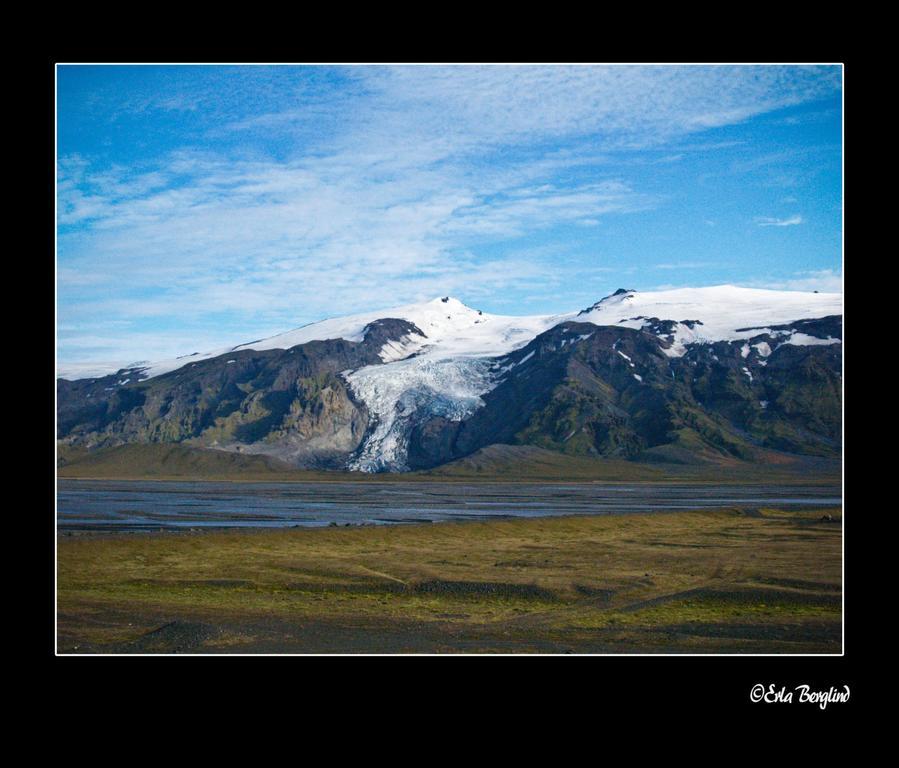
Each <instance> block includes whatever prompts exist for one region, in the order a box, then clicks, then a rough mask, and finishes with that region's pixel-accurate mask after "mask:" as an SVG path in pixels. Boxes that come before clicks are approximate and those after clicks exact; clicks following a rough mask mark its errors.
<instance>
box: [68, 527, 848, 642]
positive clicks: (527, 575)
mask: <svg viewBox="0 0 899 768" xmlns="http://www.w3.org/2000/svg"><path fill="white" fill-rule="evenodd" d="M828 518H830V519H828ZM841 538H842V525H841V515H840V510H839V509H818V510H814V511H804V512H796V511H789V512H787V511H782V510H776V509H759V510H742V511H741V510H736V509H723V510H716V511H706V512H678V513H656V514H630V515H616V516H603V517H598V516H597V517H563V518H537V519H533V518H532V519H516V520H503V521H490V522H465V523H440V524H418V525H395V526H366V527H346V528H323V529H299V528H297V529H287V530H283V529H282V530H277V531H271V530H269V531H260V530H254V531H222V532H183V533H154V534H104V535H89V536H77V535H75V536H66V535H60V536H59V538H58V547H57V553H58V595H57V609H58V611H57V620H58V637H57V640H58V650H59V652H60V653H73V652H74V653H96V652H100V653H108V652H116V653H133V652H148V653H157V652H158V653H304V652H312V653H421V652H433V653H453V652H487V653H496V652H512V653H546V652H552V653H572V652H577V653H684V652H686V653H691V652H692V653H797V652H798V653H839V652H840V650H841V617H842V614H841Z"/></svg>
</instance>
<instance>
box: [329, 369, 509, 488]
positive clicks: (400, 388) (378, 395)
mask: <svg viewBox="0 0 899 768" xmlns="http://www.w3.org/2000/svg"><path fill="white" fill-rule="evenodd" d="M522 362H523V361H522ZM490 367H491V364H490V362H489V361H488V360H487V359H483V358H452V359H445V360H434V359H431V358H429V357H426V356H425V357H413V358H410V359H406V360H400V361H397V362H395V363H391V364H390V365H369V366H366V367H365V368H360V369H359V370H357V371H353V372H351V373H346V372H345V373H344V374H342V375H343V376H344V378H345V379H346V381H347V382H348V384H349V385H350V388H351V390H352V392H353V394H354V396H356V397H357V398H359V399H360V400H362V402H364V403H365V405H366V407H367V408H368V411H369V413H370V414H371V416H372V417H373V421H374V426H373V427H372V428H370V431H369V433H368V434H367V435H366V437H365V440H364V442H363V444H362V447H361V448H360V449H359V452H358V453H357V455H356V457H355V458H354V459H353V460H352V461H351V462H350V463H349V465H348V466H349V469H352V470H359V471H362V472H379V471H382V470H393V471H403V470H407V469H408V468H409V467H408V464H407V458H408V454H409V432H410V431H411V429H412V427H413V426H414V425H415V424H418V423H421V422H422V421H425V420H426V419H428V418H430V417H432V416H442V417H443V418H445V419H449V420H450V421H461V420H462V419H464V418H466V417H467V416H469V415H470V414H472V413H473V412H474V411H475V410H476V409H477V408H479V407H480V406H482V405H483V404H484V401H483V400H481V395H483V394H485V393H486V392H488V391H490V390H491V389H492V388H493V387H494V386H495V385H496V377H495V376H494V375H492V374H491V372H490Z"/></svg>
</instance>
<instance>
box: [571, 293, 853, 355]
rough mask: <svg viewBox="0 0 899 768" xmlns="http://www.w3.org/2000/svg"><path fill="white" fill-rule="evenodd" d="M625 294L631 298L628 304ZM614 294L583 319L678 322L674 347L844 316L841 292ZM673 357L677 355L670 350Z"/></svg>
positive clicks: (598, 322)
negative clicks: (689, 325) (693, 321)
mask: <svg viewBox="0 0 899 768" xmlns="http://www.w3.org/2000/svg"><path fill="white" fill-rule="evenodd" d="M624 295H627V296H629V297H630V299H629V300H628V301H627V302H626V303H624V301H623V296H624ZM611 298H614V299H617V301H611V300H609V301H606V300H604V301H601V302H599V304H597V305H594V307H593V308H591V310H590V311H589V312H586V313H583V314H581V315H580V316H579V317H578V320H582V321H584V322H588V323H595V324H596V325H621V326H625V327H637V328H639V327H642V325H643V323H644V322H645V321H643V320H639V319H638V320H636V321H635V320H634V318H649V317H657V318H659V319H660V320H674V321H675V322H677V323H678V327H677V330H676V331H675V341H674V344H673V345H672V348H675V347H679V346H681V345H683V344H690V343H696V342H698V343H703V342H709V341H737V340H740V339H747V338H750V337H752V336H755V335H757V334H758V333H759V332H760V331H758V330H748V331H737V328H747V329H758V328H764V327H765V326H772V325H786V324H788V323H791V322H794V321H796V320H804V319H808V318H817V317H826V316H828V315H842V314H843V294H841V293H811V292H801V291H771V290H765V289H761V288H738V287H737V286H734V285H716V286H712V287H709V288H677V289H674V290H667V291H645V292H644V291H634V292H629V293H627V294H622V296H618V297H614V296H613V297H611ZM686 318H692V319H697V320H701V321H702V325H697V326H695V327H694V328H693V329H689V328H687V326H685V325H684V324H683V322H682V321H683V320H684V319H686ZM635 322H636V324H635ZM669 356H672V355H671V354H670V353H669ZM678 356H679V355H678Z"/></svg>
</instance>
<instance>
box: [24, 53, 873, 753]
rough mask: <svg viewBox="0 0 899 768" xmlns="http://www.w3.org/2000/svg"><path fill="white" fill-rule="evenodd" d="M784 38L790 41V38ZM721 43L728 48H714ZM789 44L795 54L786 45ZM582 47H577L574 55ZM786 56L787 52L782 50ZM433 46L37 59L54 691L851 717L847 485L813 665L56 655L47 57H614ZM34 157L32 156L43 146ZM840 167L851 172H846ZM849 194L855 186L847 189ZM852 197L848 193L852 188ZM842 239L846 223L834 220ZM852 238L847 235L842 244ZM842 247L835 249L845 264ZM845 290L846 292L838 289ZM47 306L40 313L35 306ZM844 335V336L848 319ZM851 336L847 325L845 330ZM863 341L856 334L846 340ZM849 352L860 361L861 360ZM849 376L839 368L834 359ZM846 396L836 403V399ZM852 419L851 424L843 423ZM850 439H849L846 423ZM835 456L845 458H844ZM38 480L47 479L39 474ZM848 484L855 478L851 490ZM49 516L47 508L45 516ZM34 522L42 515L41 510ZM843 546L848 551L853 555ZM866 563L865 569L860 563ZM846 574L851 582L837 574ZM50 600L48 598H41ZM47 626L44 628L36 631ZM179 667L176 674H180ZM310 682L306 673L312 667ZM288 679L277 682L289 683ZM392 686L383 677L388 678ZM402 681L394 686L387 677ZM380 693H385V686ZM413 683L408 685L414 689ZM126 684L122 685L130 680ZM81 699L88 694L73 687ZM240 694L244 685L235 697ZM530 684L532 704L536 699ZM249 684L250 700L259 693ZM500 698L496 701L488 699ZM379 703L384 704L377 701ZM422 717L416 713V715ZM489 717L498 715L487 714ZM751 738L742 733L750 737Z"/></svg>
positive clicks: (50, 76)
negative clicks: (183, 691)
mask: <svg viewBox="0 0 899 768" xmlns="http://www.w3.org/2000/svg"><path fill="white" fill-rule="evenodd" d="M792 42H793V41H791V44H792ZM722 47H724V46H722ZM793 47H794V49H795V46H793ZM581 50H584V49H583V48H582V49H581ZM785 50H789V48H788V47H785ZM438 53H439V52H435V51H434V50H433V49H431V50H430V51H429V52H426V53H424V55H420V56H419V55H411V56H410V55H408V54H406V55H404V56H402V57H401V58H400V57H397V56H385V55H383V54H384V52H383V51H382V52H381V53H380V54H371V55H354V56H347V55H341V56H335V55H333V54H331V55H327V54H323V53H322V52H321V51H317V52H314V53H313V52H311V51H305V50H299V49H296V50H293V51H291V50H286V51H282V52H281V53H280V54H279V55H274V54H273V53H272V52H271V51H270V50H269V51H267V52H266V51H263V50H258V51H256V52H255V53H254V55H247V53H246V52H244V51H240V52H239V53H236V52H234V51H231V52H229V53H222V52H217V53H210V52H207V51H198V50H196V49H195V48H193V49H188V48H186V47H185V48H183V49H182V51H181V53H180V54H179V55H172V54H171V53H169V52H167V53H165V54H161V53H160V52H159V51H146V50H141V49H140V47H139V46H138V47H135V48H129V49H128V50H123V49H120V50H118V51H116V50H107V51H106V52H105V53H104V54H103V55H100V56H98V55H97V54H96V53H95V52H94V51H89V50H87V49H85V48H80V49H74V48H70V49H69V50H67V51H57V52H56V53H54V54H51V55H49V56H47V57H45V59H44V63H43V67H42V68H41V72H42V75H43V77H42V82H40V83H39V84H38V85H37V90H36V92H38V93H39V94H40V96H41V98H42V108H40V109H39V110H37V113H42V114H43V115H44V121H43V125H44V131H43V137H42V138H43V142H44V146H43V151H42V152H41V154H42V156H43V157H44V158H45V162H46V167H45V172H44V174H42V175H41V177H40V178H41V179H42V180H43V181H42V184H41V185H40V186H41V188H40V189H39V190H38V194H39V195H44V196H45V198H44V199H45V203H46V207H45V208H43V209H42V210H44V212H45V214H44V217H42V220H41V222H40V224H39V226H40V227H41V228H42V229H43V231H44V236H45V240H44V243H45V246H44V248H45V251H44V254H45V258H44V259H43V260H42V262H41V264H42V265H43V266H44V267H45V268H46V267H49V269H47V272H46V274H45V277H44V278H43V279H41V280H40V281H39V282H38V283H37V284H38V285H40V286H42V291H46V293H45V294H44V296H46V297H49V301H48V302H47V303H48V304H49V305H50V306H49V311H48V312H47V314H46V315H44V317H45V318H46V321H47V324H46V326H45V329H46V336H45V337H44V338H46V339H47V349H48V352H47V357H46V358H44V360H46V364H47V366H48V368H49V371H48V376H47V380H46V381H47V383H48V390H47V392H48V394H49V407H48V409H47V411H45V413H46V414H47V416H48V427H47V432H46V433H44V435H47V434H49V436H50V441H49V451H48V454H44V450H46V449H47V447H48V446H47V443H45V442H43V440H41V447H40V448H39V450H38V451H37V452H36V454H32V455H40V456H45V455H46V456H47V464H46V465H44V467H45V471H46V470H48V474H49V485H48V493H47V496H46V497H44V498H46V499H47V504H48V508H49V514H48V515H47V516H46V517H44V518H43V519H44V520H45V525H46V527H45V528H44V534H45V535H46V536H47V537H48V539H46V540H45V541H48V542H49V547H48V548H47V549H45V550H44V552H45V553H46V554H45V556H47V555H49V566H48V569H47V571H45V573H47V574H48V582H47V584H48V587H49V590H48V592H49V602H48V603H43V602H42V601H41V602H42V605H43V606H45V609H43V610H42V611H41V615H42V619H41V621H40V623H44V622H46V621H47V619H48V618H49V626H48V627H47V630H48V631H47V634H45V635H44V638H45V639H44V642H43V646H44V651H43V653H42V654H41V656H42V658H43V660H44V662H45V664H46V665H47V666H48V667H49V671H50V672H51V674H52V676H53V679H54V681H55V683H56V684H58V685H61V686H66V687H68V686H79V687H80V686H83V685H85V684H88V683H89V681H93V682H92V683H90V685H93V686H94V687H95V690H96V691H97V692H98V695H99V692H100V691H103V690H104V689H105V688H106V687H108V686H117V685H119V684H120V682H121V680H122V679H123V677H124V678H126V679H128V680H130V681H133V682H134V684H135V685H137V684H143V683H147V682H149V681H150V680H153V679H158V681H159V682H160V683H161V682H163V681H165V682H166V683H169V682H172V681H175V680H178V679H181V680H183V679H184V678H185V676H188V675H189V676H190V678H191V679H196V680H197V681H198V684H199V680H202V685H204V686H206V689H205V696H207V697H209V696H216V695H227V696H228V697H229V698H233V697H234V696H236V695H238V690H241V686H247V687H250V686H252V687H254V688H255V687H256V686H259V685H261V686H264V687H269V688H270V687H273V686H274V687H280V686H282V685H285V684H287V681H288V680H291V679H304V680H307V683H306V684H307V685H315V688H314V690H315V693H316V696H319V695H320V694H323V695H324V696H325V697H324V698H322V699H320V700H319V701H320V703H321V704H323V705H324V704H325V703H326V702H327V701H328V696H333V701H334V702H335V703H341V705H342V706H343V707H346V705H347V700H348V698H353V696H352V695H351V691H355V692H356V693H357V694H361V695H362V696H363V697H364V698H367V696H366V694H365V692H366V690H368V683H367V682H365V681H366V680H367V679H368V678H371V677H372V676H375V677H377V678H378V680H379V681H380V682H379V696H383V695H388V690H387V689H390V688H393V689H394V692H395V693H397V694H398V695H400V696H402V695H404V694H407V693H412V692H415V695H414V696H413V697H412V698H411V699H409V704H411V705H412V707H411V708H412V710H413V716H414V711H415V708H416V706H417V705H416V699H417V697H418V696H419V695H425V696H428V695H429V694H430V695H433V696H440V695H441V692H445V693H446V694H447V695H453V696H455V695H461V696H463V697H465V698H466V699H468V700H469V706H470V709H469V710H467V711H466V712H465V713H464V714H463V713H459V714H461V715H462V717H463V719H464V720H469V718H471V717H473V716H476V715H477V713H478V712H487V713H489V712H490V711H491V709H492V707H491V703H499V700H500V699H501V700H503V701H516V700H517V701H518V702H519V703H520V704H521V706H522V707H527V706H528V704H529V703H530V704H531V705H532V706H537V707H538V708H540V709H541V710H544V709H548V710H552V709H558V710H559V713H558V714H559V716H560V717H562V718H565V717H568V715H569V714H570V712H571V709H572V708H580V710H581V712H582V715H583V716H585V717H586V718H587V719H588V721H589V720H590V719H591V718H593V717H595V716H596V715H598V714H599V713H600V712H609V711H616V712H640V713H641V714H644V715H658V716H660V717H666V718H667V717H675V718H676V717H678V716H679V715H683V714H687V715H694V714H698V713H704V714H714V713H717V714H721V713H724V714H726V715H728V716H731V715H735V714H736V715H741V716H745V715H747V714H750V715H752V716H753V717H754V718H755V717H762V718H764V719H765V720H769V719H771V716H772V715H788V716H789V717H790V719H793V718H794V717H795V715H797V714H800V713H801V715H803V716H805V715H809V716H810V719H812V720H815V721H817V722H821V720H820V718H822V717H826V718H828V719H832V718H834V717H841V716H842V715H843V714H845V713H847V712H849V711H853V710H857V709H859V707H860V702H861V701H866V702H869V701H870V700H871V697H872V695H873V689H874V688H875V687H876V686H875V685H873V683H874V682H875V678H874V677H873V676H870V675H869V676H864V675H863V674H862V669H863V659H865V657H866V656H867V657H868V658H870V654H872V653H875V652H876V650H877V649H878V648H877V646H876V645H874V646H872V645H869V644H868V641H867V639H866V638H864V636H863V630H862V626H861V621H862V619H863V615H862V609H861V608H859V607H858V605H857V603H856V599H857V598H858V597H859V596H860V595H861V594H862V591H863V587H862V586H861V585H862V584H863V582H864V581H865V578H864V577H865V574H864V573H863V572H862V571H860V570H859V568H860V567H861V564H862V563H863V562H864V559H865V558H864V554H863V553H864V544H863V534H862V531H861V526H864V525H865V522H866V521H865V519H864V515H863V513H862V510H863V507H862V503H861V502H860V500H859V498H858V497H857V496H856V495H855V493H856V491H855V489H854V488H853V491H852V492H851V493H850V494H849V497H848V498H849V500H850V502H851V503H850V507H849V525H848V526H846V527H844V613H843V621H844V655H843V656H811V657H794V656H788V657H759V656H751V657H733V656H727V657H678V656H665V657H640V658H633V657H625V656H602V657H599V656H597V657H593V656H567V657H545V656H544V657H494V656H478V657H473V656H462V657H460V656H446V657H433V656H428V657H421V656H399V657H397V656H391V657H212V656H209V657H180V658H172V657H70V656H56V655H55V611H56V609H55V594H54V586H55V584H54V582H55V573H54V571H55V519H54V517H55V511H54V510H55V489H54V478H55V439H54V438H55V435H54V423H55V419H54V412H53V411H54V402H55V351H54V349H55V322H54V312H55V306H54V298H53V297H54V295H55V273H54V272H55V237H54V232H55V207H54V194H55V184H54V181H55V179H54V177H55V146H54V135H55V98H54V82H55V66H56V62H60V61H64V62H77V61H91V62H101V61H132V62H140V61H163V60H169V61H178V62H192V61H193V62H202V61H232V60H233V61H246V62H252V61H294V60H313V61H334V60H336V61H341V62H347V63H349V62H352V61H354V60H355V61H360V62H376V61H398V60H401V61H420V62H426V61H456V62H460V63H461V62H465V61H484V62H486V61H492V60H495V61H515V62H524V61H574V62H577V61H592V60H597V59H598V60H613V59H611V57H608V56H603V55H601V54H602V51H601V50H598V49H591V50H590V55H581V56H577V57H572V56H571V55H570V54H567V55H566V54H560V53H555V54H545V52H543V51H534V52H531V53H530V54H529V55H528V57H522V56H520V55H515V54H502V53H499V52H496V53H495V54H494V55H492V56H491V55H483V54H481V55H475V56H471V55H464V56H460V55H458V54H456V55H453V54H449V53H445V54H444V55H443V56H441V55H438ZM615 60H620V61H641V62H651V61H654V60H655V61H678V60H681V61H690V62H699V61H719V60H720V61H758V60H759V58H758V56H757V55H751V54H748V53H747V54H745V55H744V56H742V57H740V56H738V55H736V56H735V55H734V51H733V50H732V51H731V52H730V55H727V54H725V53H724V52H722V55H720V56H714V55H713V56H708V55H706V56H701V57H693V56H689V57H684V56H683V52H681V53H680V54H673V55H670V56H652V57H646V56H645V55H644V56H627V55H626V56H621V55H620V52H618V55H617V56H616V57H615ZM767 60H770V61H779V60H782V61H794V60H808V61H826V62H833V63H840V62H842V63H843V66H844V89H845V84H846V83H849V84H850V88H852V89H854V88H855V86H856V84H857V82H858V81H857V80H856V77H857V76H859V77H860V75H858V73H859V72H860V69H857V68H856V67H855V66H852V65H849V64H848V63H847V62H846V57H845V55H843V54H841V53H840V52H836V53H834V52H832V51H831V52H830V53H829V54H828V53H821V52H820V51H819V52H815V53H812V54H805V55H802V56H798V55H797V54H796V52H795V50H793V52H792V53H791V54H789V55H783V56H769V57H767ZM848 103H849V98H847V97H846V96H845V90H844V157H846V146H847V141H846V140H847V138H849V137H851V136H853V135H854V134H852V132H851V130H847V128H848V126H849V125H850V124H851V123H852V122H853V120H850V119H846V114H845V108H846V105H847V104H848ZM39 151H40V149H39ZM847 165H848V164H847ZM847 178H855V177H854V176H853V175H852V174H851V173H847V172H845V167H844V187H845V184H846V179H847ZM856 189H857V187H856ZM856 194H858V193H856ZM844 232H845V221H844ZM849 241H850V238H848V237H845V234H844V243H846V242H849ZM845 252H846V248H845V245H844V262H845ZM847 295H849V294H848V293H847ZM44 306H45V307H46V306H47V305H46V304H44ZM850 328H853V325H852V322H851V320H850ZM854 333H856V332H855V331H853V330H850V335H851V336H852V335H853V334H854ZM858 341H859V339H856V338H853V342H856V343H857V342H858ZM859 357H862V355H861V354H860V355H859ZM844 370H845V362H844ZM844 402H845V401H844ZM845 423H846V420H845V406H844V445H845V444H846V441H845V435H846V430H845ZM850 423H851V422H850ZM849 434H850V435H853V434H855V432H854V429H853V428H850V430H849ZM844 454H845V452H844ZM43 477H47V476H46V475H43ZM847 477H849V472H848V468H847V462H846V459H845V455H844V488H843V499H844V501H843V503H844V508H845V504H846V498H847V497H846V478H847ZM850 487H851V484H850ZM46 509H47V508H45V510H46ZM44 514H47V512H46V511H45V512H44ZM850 542H852V545H851V547H850V545H849V544H850ZM869 565H870V562H869ZM847 576H848V577H847ZM46 594H47V593H45V595H46ZM45 626H46V625H45ZM185 665H186V666H185ZM313 670H314V671H315V673H316V675H315V677H314V678H313V677H309V675H310V673H311V672H312V671H313ZM285 674H286V677H285ZM319 674H324V675H326V676H328V677H329V678H330V681H331V682H330V683H328V684H327V687H328V688H331V689H333V690H332V691H331V693H330V694H326V693H325V691H326V688H325V686H324V685H322V686H318V685H317V684H314V683H312V682H311V680H313V679H317V678H318V675H319ZM388 681H391V682H388ZM393 681H399V682H393ZM759 682H761V683H763V684H765V685H768V684H769V683H775V684H776V685H777V687H780V686H786V688H787V689H788V690H789V689H791V688H792V687H793V686H795V685H798V684H800V683H807V684H809V685H811V686H812V687H813V688H814V689H821V690H827V689H829V688H830V687H831V686H834V687H836V688H841V687H842V686H843V685H844V684H845V685H849V686H850V688H851V691H852V694H851V697H850V702H849V703H848V704H840V705H831V706H830V707H828V708H827V709H826V710H824V711H821V710H819V709H818V708H817V707H813V706H811V705H802V706H798V705H792V706H785V705H763V704H753V703H751V702H750V699H749V691H750V689H751V687H752V686H753V685H755V684H756V683H759ZM380 686H386V687H385V688H381V687H380ZM410 686H411V688H410ZM129 687H130V686H129ZM81 690H82V692H84V689H81ZM243 690H246V689H243ZM538 690H539V698H537V699H536V700H535V698H534V697H535V696H537V692H538ZM263 695H264V694H263V692H262V690H259V691H258V692H257V693H256V694H255V695H254V696H253V698H254V700H256V701H257V702H258V700H259V699H258V697H261V696H263ZM494 697H497V698H494ZM385 705H386V700H385ZM417 714H419V715H420V714H421V713H417ZM493 714H494V715H495V714H497V713H496V712H495V711H494V712H493ZM749 738H750V739H751V736H750V737H749Z"/></svg>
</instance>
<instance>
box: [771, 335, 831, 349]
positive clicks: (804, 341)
mask: <svg viewBox="0 0 899 768" xmlns="http://www.w3.org/2000/svg"><path fill="white" fill-rule="evenodd" d="M783 343H784V344H791V345H793V346H796V347H811V346H816V345H819V344H823V345H827V344H841V343H842V341H841V340H840V339H832V338H831V337H830V336H828V337H827V338H826V339H819V338H818V337H817V336H809V335H808V334H807V333H798V332H796V333H793V334H791V335H790V338H789V339H787V340H786V341H785V342H783Z"/></svg>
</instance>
